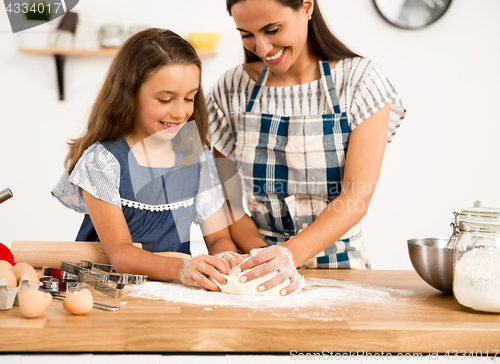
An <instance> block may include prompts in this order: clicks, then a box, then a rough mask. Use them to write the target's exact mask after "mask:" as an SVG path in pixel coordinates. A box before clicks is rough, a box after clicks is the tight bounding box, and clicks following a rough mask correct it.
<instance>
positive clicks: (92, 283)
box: [40, 260, 147, 298]
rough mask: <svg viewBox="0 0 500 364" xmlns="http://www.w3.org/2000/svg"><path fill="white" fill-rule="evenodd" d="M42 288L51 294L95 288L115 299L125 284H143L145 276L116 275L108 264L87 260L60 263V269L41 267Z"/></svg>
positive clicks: (145, 279)
mask: <svg viewBox="0 0 500 364" xmlns="http://www.w3.org/2000/svg"><path fill="white" fill-rule="evenodd" d="M42 273H43V274H44V275H47V277H42V278H41V279H40V281H41V282H42V285H43V288H44V289H46V290H49V291H52V292H71V291H76V290H79V289H81V288H82V285H84V286H89V287H93V288H95V290H97V291H100V292H102V293H104V294H106V295H108V296H110V297H113V298H117V297H120V296H121V294H122V293H123V290H124V288H125V286H126V285H127V284H143V283H145V282H147V276H145V275H140V274H128V273H118V272H116V271H115V270H114V266H112V265H110V264H95V263H92V262H91V261H89V260H80V261H79V262H76V261H68V260H63V261H61V267H60V268H54V267H43V268H42Z"/></svg>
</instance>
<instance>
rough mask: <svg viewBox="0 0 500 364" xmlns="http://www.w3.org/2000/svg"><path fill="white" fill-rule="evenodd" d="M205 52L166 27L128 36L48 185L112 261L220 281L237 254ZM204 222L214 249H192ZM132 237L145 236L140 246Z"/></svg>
mask: <svg viewBox="0 0 500 364" xmlns="http://www.w3.org/2000/svg"><path fill="white" fill-rule="evenodd" d="M200 81H201V62H200V59H199V58H198V56H197V54H196V52H195V51H194V49H193V48H192V47H191V45H190V44H189V43H188V42H187V41H185V40H184V39H183V38H181V37H180V36H178V35H177V34H175V33H173V32H171V31H169V30H161V29H147V30H144V31H142V32H140V33H137V34H136V35H134V36H132V37H131V38H130V39H129V40H127V41H126V42H125V44H124V45H123V46H122V48H121V49H120V51H119V52H118V54H117V55H116V57H115V59H114V60H113V63H112V65H111V67H110V69H109V72H108V75H107V77H106V80H105V81H104V85H103V87H102V89H101V91H100V93H99V95H98V97H97V100H96V102H95V103H94V106H93V108H92V112H91V115H90V118H89V122H88V126H87V130H86V132H85V133H84V135H83V136H82V137H81V138H79V139H76V140H73V141H72V142H71V143H69V145H70V151H69V153H68V155H67V157H66V160H65V165H66V167H67V171H66V173H65V174H64V175H63V176H62V178H61V180H60V181H59V183H58V185H57V186H56V187H55V188H54V190H53V191H52V194H53V195H54V196H55V197H57V198H58V199H59V200H60V201H61V202H62V203H63V204H64V205H66V206H67V207H70V208H73V209H74V210H76V211H78V212H81V213H85V214H86V215H85V218H84V221H83V224H82V226H81V228H80V231H79V233H78V236H77V240H80V241H100V242H101V244H102V248H103V250H104V252H105V254H106V256H107V257H108V259H109V261H110V262H111V264H113V265H114V267H115V269H116V270H117V271H121V272H128V273H135V274H145V275H147V276H148V277H149V278H151V279H154V280H165V281H171V280H178V281H181V282H183V283H184V284H186V285H191V286H197V287H203V288H205V289H209V290H219V289H218V287H217V286H216V285H215V284H214V283H213V282H212V281H210V279H209V277H212V278H214V279H215V280H217V281H218V282H219V283H221V284H224V283H225V278H224V277H223V276H222V275H221V273H224V274H227V272H228V269H229V268H230V267H232V266H235V265H236V264H237V263H236V261H237V259H236V258H235V256H236V254H231V253H230V252H235V251H236V247H235V246H234V244H233V242H232V240H231V238H230V235H229V231H228V229H227V227H226V226H227V223H226V221H225V217H224V213H223V211H222V209H221V207H222V204H223V202H224V199H223V195H222V190H221V187H220V184H219V181H218V177H217V173H216V170H215V165H214V162H213V155H212V154H211V152H210V151H209V150H208V149H206V148H207V146H208V141H207V137H206V135H207V129H208V124H207V117H206V104H205V99H204V97H203V90H202V88H201V84H200ZM193 220H194V221H195V222H196V223H201V229H202V231H203V233H204V235H205V242H206V245H207V248H208V251H209V253H210V254H211V255H213V256H208V255H200V256H197V257H195V258H188V259H185V258H179V257H166V256H160V255H156V254H153V252H180V253H186V254H189V252H190V251H189V228H190V225H191V223H192V222H193ZM132 242H139V243H142V244H143V249H140V248H138V247H135V246H134V245H133V244H132Z"/></svg>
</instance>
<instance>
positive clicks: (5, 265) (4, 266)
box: [0, 260, 12, 269]
mask: <svg viewBox="0 0 500 364" xmlns="http://www.w3.org/2000/svg"><path fill="white" fill-rule="evenodd" d="M0 269H12V264H10V263H9V262H8V261H6V260H0Z"/></svg>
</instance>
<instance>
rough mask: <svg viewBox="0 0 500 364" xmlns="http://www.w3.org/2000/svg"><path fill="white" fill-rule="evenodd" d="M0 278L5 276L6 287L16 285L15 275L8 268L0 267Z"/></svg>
mask: <svg viewBox="0 0 500 364" xmlns="http://www.w3.org/2000/svg"><path fill="white" fill-rule="evenodd" d="M0 278H5V279H6V280H7V288H16V287H17V280H16V276H15V275H14V273H12V271H11V270H10V269H0Z"/></svg>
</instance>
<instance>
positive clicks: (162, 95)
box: [132, 65, 200, 140]
mask: <svg viewBox="0 0 500 364" xmlns="http://www.w3.org/2000/svg"><path fill="white" fill-rule="evenodd" d="M199 87H200V70H199V69H198V67H197V66H195V65H189V66H183V65H174V66H164V67H161V68H159V69H158V70H156V71H155V72H154V73H153V74H152V75H151V76H150V77H149V78H148V79H147V80H146V82H144V83H143V84H142V85H141V86H140V88H139V92H138V93H137V96H136V105H135V107H136V112H135V127H134V131H133V132H132V136H133V138H134V139H135V140H142V139H144V138H147V137H148V136H150V135H153V134H156V135H157V136H158V137H160V138H162V139H165V140H170V139H172V138H174V137H175V136H176V135H177V133H178V132H179V130H180V129H181V128H182V126H183V125H184V123H185V122H187V121H188V120H189V118H190V117H191V115H193V111H194V97H195V95H196V93H197V92H198V88H199ZM157 133H158V134H157Z"/></svg>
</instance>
